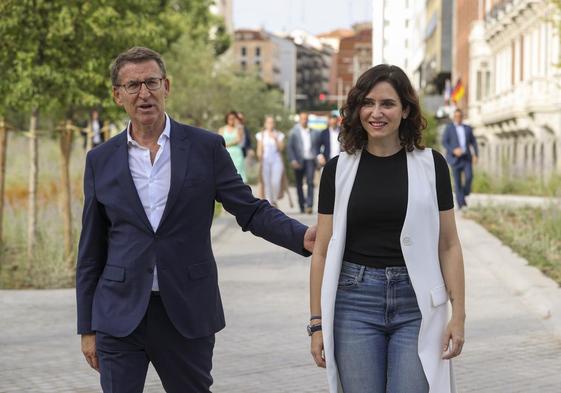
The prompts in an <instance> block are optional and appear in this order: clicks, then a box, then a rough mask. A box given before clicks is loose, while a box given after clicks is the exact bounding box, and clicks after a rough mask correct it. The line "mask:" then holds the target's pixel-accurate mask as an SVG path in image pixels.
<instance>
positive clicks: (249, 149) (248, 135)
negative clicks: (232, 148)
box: [237, 112, 254, 158]
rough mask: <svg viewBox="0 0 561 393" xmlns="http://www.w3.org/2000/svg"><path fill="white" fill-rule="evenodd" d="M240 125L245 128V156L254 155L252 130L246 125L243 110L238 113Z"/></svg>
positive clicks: (243, 143)
mask: <svg viewBox="0 0 561 393" xmlns="http://www.w3.org/2000/svg"><path fill="white" fill-rule="evenodd" d="M237 117H238V122H239V124H238V126H239V127H241V128H242V129H243V136H244V137H243V141H242V143H241V147H242V152H243V156H244V157H249V158H251V157H253V154H254V153H253V148H252V144H251V132H250V131H249V128H248V127H247V126H246V125H245V115H244V114H243V113H242V112H238V113H237Z"/></svg>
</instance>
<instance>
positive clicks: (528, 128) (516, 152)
mask: <svg viewBox="0 0 561 393" xmlns="http://www.w3.org/2000/svg"><path fill="white" fill-rule="evenodd" d="M480 7H481V12H480V14H481V15H482V18H480V19H479V20H477V21H475V22H474V23H473V27H472V29H471V33H470V37H469V41H470V54H469V59H470V64H469V74H470V75H469V84H470V86H471V93H470V95H469V122H470V123H471V125H472V126H473V127H474V130H475V134H476V136H477V138H478V141H479V144H480V147H481V148H480V158H481V160H480V165H481V166H482V167H483V169H484V170H485V171H487V172H488V173H490V174H493V175H496V176H509V177H512V176H514V177H528V176H533V177H538V178H542V179H547V178H548V177H550V176H551V175H552V174H553V173H557V174H560V173H561V68H559V60H560V37H559V33H558V30H557V29H556V28H555V26H553V25H552V24H551V23H550V22H549V19H550V18H549V17H550V16H551V15H555V12H557V11H558V10H557V9H556V8H555V7H554V6H552V5H550V4H549V2H547V1H546V0H503V1H494V2H493V1H481V0H480Z"/></svg>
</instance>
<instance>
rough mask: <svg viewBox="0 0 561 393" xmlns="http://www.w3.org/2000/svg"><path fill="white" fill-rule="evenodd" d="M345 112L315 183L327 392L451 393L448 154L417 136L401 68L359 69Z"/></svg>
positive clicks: (317, 315) (460, 300) (316, 336)
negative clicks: (338, 148)
mask: <svg viewBox="0 0 561 393" xmlns="http://www.w3.org/2000/svg"><path fill="white" fill-rule="evenodd" d="M341 115H342V118H343V123H342V130H341V137H340V139H341V142H342V148H343V152H341V153H340V154H339V156H338V157H337V158H335V159H332V160H331V161H329V162H328V163H327V165H326V166H325V168H324V170H323V173H322V178H321V183H320V191H319V210H318V228H317V237H316V244H315V247H314V252H313V255H312V264H311V271H310V312H311V322H310V324H309V325H308V333H309V334H310V335H311V340H312V342H311V352H312V355H313V358H314V360H315V362H316V364H317V365H318V366H320V367H327V376H328V382H329V391H330V392H331V393H336V392H337V391H338V381H340V383H341V385H342V389H343V392H345V393H366V392H368V393H386V392H396V393H405V392H406V393H429V391H430V392H434V393H453V392H455V384H454V378H453V373H452V370H451V367H452V365H451V363H450V359H451V358H453V357H455V356H458V355H459V354H460V352H461V351H462V346H463V344H464V323H465V305H464V285H465V284H464V268H463V258H462V251H461V246H460V241H459V239H458V234H457V232H456V223H455V218H454V210H453V207H454V202H453V199H452V187H451V184H450V174H449V171H448V166H447V165H446V160H445V159H444V157H443V156H442V155H441V154H440V153H438V152H436V151H435V150H432V149H428V148H424V147H423V146H422V145H421V140H422V135H421V133H422V130H423V129H425V128H426V120H425V119H424V118H423V117H422V115H421V109H420V106H419V99H418V97H417V94H416V93H415V91H414V89H413V87H412V86H411V83H410V81H409V79H408V78H407V75H406V74H405V73H404V72H403V71H402V70H401V69H400V68H398V67H396V66H390V65H386V64H380V65H377V66H375V67H373V68H371V69H370V70H368V71H366V72H365V73H364V74H363V75H362V76H361V77H360V78H359V79H358V81H357V82H356V85H355V86H354V87H353V88H352V89H351V90H350V92H349V94H348V97H347V102H346V104H345V106H344V107H343V108H342V110H341ZM328 245H329V247H328ZM448 299H450V302H451V303H452V317H451V319H448V307H447V302H448Z"/></svg>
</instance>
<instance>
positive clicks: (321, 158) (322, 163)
mask: <svg viewBox="0 0 561 393" xmlns="http://www.w3.org/2000/svg"><path fill="white" fill-rule="evenodd" d="M326 162H327V161H326V160H325V156H324V155H323V154H319V155H318V164H319V165H320V166H325V164H326Z"/></svg>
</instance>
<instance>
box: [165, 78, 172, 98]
mask: <svg viewBox="0 0 561 393" xmlns="http://www.w3.org/2000/svg"><path fill="white" fill-rule="evenodd" d="M170 88H171V83H170V81H169V79H168V78H165V79H164V97H166V98H167V97H168V96H169V92H170Z"/></svg>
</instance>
